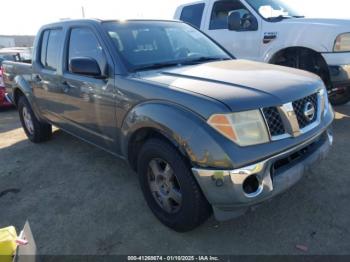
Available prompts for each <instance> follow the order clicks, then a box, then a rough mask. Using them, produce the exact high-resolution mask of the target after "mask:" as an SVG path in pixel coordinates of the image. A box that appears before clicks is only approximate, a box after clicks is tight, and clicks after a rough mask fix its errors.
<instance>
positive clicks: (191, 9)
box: [180, 4, 204, 28]
mask: <svg viewBox="0 0 350 262" xmlns="http://www.w3.org/2000/svg"><path fill="white" fill-rule="evenodd" d="M203 11H204V4H195V5H189V6H186V7H184V8H183V9H182V13H181V17H180V20H181V21H184V22H187V23H189V24H191V25H193V26H195V27H197V28H200V27H201V22H202V16H203Z"/></svg>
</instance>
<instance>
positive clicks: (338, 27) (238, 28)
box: [175, 0, 350, 105]
mask: <svg viewBox="0 0 350 262" xmlns="http://www.w3.org/2000/svg"><path fill="white" fill-rule="evenodd" d="M175 19H179V20H182V21H186V22H188V23H190V24H192V25H194V26H196V27H197V28H200V29H201V30H202V31H203V32H205V33H206V34H208V35H209V36H211V37H212V38H213V39H215V40H216V41H217V42H219V43H220V44H221V45H222V46H223V47H225V48H226V49H227V50H228V51H230V52H231V53H232V54H233V55H234V56H235V57H237V58H240V59H250V60H254V61H261V62H266V63H270V64H277V65H283V66H288V67H294V68H298V69H303V70H306V71H309V72H312V73H315V74H317V75H319V76H320V77H321V78H322V80H323V81H324V83H325V84H326V86H327V89H328V91H329V97H330V100H331V102H332V103H333V104H334V105H341V104H345V103H347V102H349V101H350V88H348V87H349V86H350V78H349V76H350V34H349V33H348V32H349V27H350V20H339V19H309V18H304V17H303V16H302V15H301V14H300V13H299V12H298V11H296V10H293V9H292V8H290V7H289V6H288V5H287V4H286V3H285V2H284V1H283V0H204V1H199V2H194V3H191V4H186V5H183V6H180V7H179V8H178V9H177V10H176V13H175Z"/></svg>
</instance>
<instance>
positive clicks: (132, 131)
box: [120, 101, 231, 170]
mask: <svg viewBox="0 0 350 262" xmlns="http://www.w3.org/2000/svg"><path fill="white" fill-rule="evenodd" d="M200 127H201V128H200ZM213 133H215V134H213ZM215 136H216V132H212V131H211V129H210V128H209V126H208V125H207V124H206V121H205V119H203V118H202V117H201V116H199V115H197V114H196V113H194V112H192V111H190V110H188V109H186V108H184V107H182V106H180V105H177V104H172V103H168V102H160V101H156V102H155V101H153V102H148V103H144V104H141V105H138V106H137V107H135V108H134V109H133V110H131V111H130V112H129V114H128V115H127V116H126V117H125V120H124V122H123V125H122V128H121V141H120V145H121V153H122V155H123V156H125V157H126V159H127V160H128V161H129V163H130V165H131V166H132V167H133V169H134V170H136V159H137V154H138V152H139V150H140V149H141V147H142V145H143V143H144V142H145V141H146V140H147V139H148V138H151V137H158V138H161V139H163V140H166V141H167V142H169V143H170V144H172V145H173V146H174V147H176V148H177V149H178V151H179V152H180V153H181V154H182V155H183V156H184V158H185V159H186V160H187V161H189V163H190V164H191V165H192V166H213V167H215V163H214V162H213V161H212V159H217V158H222V159H224V160H223V162H224V161H225V160H226V159H227V155H226V154H225V152H224V151H223V150H222V148H221V147H220V146H219V143H218V142H217V141H216V140H215ZM218 136H219V135H218ZM199 141H206V143H205V144H206V146H205V147H204V146H203V145H200V144H198V143H199ZM208 148H209V149H210V150H209V151H212V152H208ZM214 152H215V156H216V158H207V156H208V154H209V153H212V154H214ZM203 159H204V160H203ZM210 161H212V162H210ZM226 167H227V168H229V167H231V165H230V163H227V166H226Z"/></svg>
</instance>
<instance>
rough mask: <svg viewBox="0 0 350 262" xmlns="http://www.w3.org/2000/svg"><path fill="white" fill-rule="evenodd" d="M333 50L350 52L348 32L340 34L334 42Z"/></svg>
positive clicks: (349, 34)
mask: <svg viewBox="0 0 350 262" xmlns="http://www.w3.org/2000/svg"><path fill="white" fill-rule="evenodd" d="M333 51H334V52H350V33H345V34H341V35H339V36H338V37H337V39H336V40H335V44H334V49H333Z"/></svg>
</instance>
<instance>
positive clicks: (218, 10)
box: [209, 0, 250, 30]
mask: <svg viewBox="0 0 350 262" xmlns="http://www.w3.org/2000/svg"><path fill="white" fill-rule="evenodd" d="M232 11H236V12H239V13H240V14H241V17H244V16H248V15H250V12H249V10H248V9H247V8H246V7H245V6H244V5H243V4H242V3H241V2H240V1H239V0H222V1H217V2H216V3H215V4H214V6H213V11H212V13H211V18H210V25H209V30H217V29H227V26H228V22H227V18H228V15H229V14H230V13H231V12H232Z"/></svg>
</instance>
